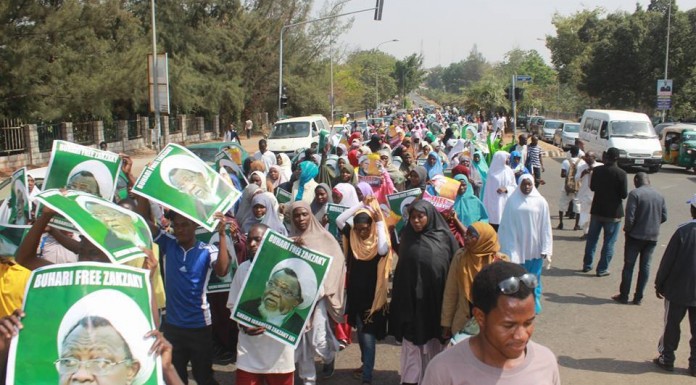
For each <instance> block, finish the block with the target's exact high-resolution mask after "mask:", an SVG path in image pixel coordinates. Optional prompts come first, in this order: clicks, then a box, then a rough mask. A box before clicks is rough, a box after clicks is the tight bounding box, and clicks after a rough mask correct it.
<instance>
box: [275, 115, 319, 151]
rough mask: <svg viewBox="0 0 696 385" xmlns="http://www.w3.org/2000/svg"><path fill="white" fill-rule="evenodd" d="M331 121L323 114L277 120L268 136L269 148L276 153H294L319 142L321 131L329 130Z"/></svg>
mask: <svg viewBox="0 0 696 385" xmlns="http://www.w3.org/2000/svg"><path fill="white" fill-rule="evenodd" d="M330 129H331V128H330V125H329V121H328V120H326V118H325V117H324V116H322V115H311V116H301V117H298V118H290V119H283V120H279V121H277V122H275V124H274V125H273V129H272V130H271V134H270V135H269V136H268V149H269V150H270V151H273V152H274V153H276V154H277V153H279V152H284V153H288V154H290V153H293V152H295V150H298V149H301V148H309V147H311V146H312V143H317V144H318V143H319V131H321V130H327V131H329V130H330Z"/></svg>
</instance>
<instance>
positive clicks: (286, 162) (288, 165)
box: [276, 152, 292, 180]
mask: <svg viewBox="0 0 696 385" xmlns="http://www.w3.org/2000/svg"><path fill="white" fill-rule="evenodd" d="M276 162H277V164H276V165H277V166H279V167H280V169H281V170H282V171H283V176H285V180H290V175H292V162H291V161H290V157H289V156H287V154H285V153H282V152H281V153H278V155H276Z"/></svg>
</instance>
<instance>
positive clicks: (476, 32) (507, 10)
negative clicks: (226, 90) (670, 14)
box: [315, 0, 696, 68]
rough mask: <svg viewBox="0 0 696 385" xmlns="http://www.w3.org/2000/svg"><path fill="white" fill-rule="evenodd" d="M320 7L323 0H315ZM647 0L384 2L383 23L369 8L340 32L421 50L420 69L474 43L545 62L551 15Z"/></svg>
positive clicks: (629, 6) (685, 4)
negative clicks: (524, 53)
mask: <svg viewBox="0 0 696 385" xmlns="http://www.w3.org/2000/svg"><path fill="white" fill-rule="evenodd" d="M315 1H316V3H315V6H321V4H323V3H325V2H326V0H315ZM636 3H639V4H641V5H642V6H643V8H644V9H645V8H647V5H648V4H649V3H650V0H581V1H579V0H384V11H383V14H382V21H374V20H373V16H374V12H373V11H370V12H364V13H359V14H356V15H354V22H353V26H352V28H351V29H350V30H348V31H347V32H346V33H344V34H343V36H341V38H340V41H342V42H343V44H344V47H346V48H347V49H348V50H359V49H364V50H370V49H374V48H376V47H377V45H378V44H380V43H382V42H384V41H388V40H393V39H398V40H399V41H398V42H391V43H386V44H383V45H381V46H380V50H381V51H384V52H387V53H389V54H391V55H394V56H395V57H397V58H398V59H402V58H404V57H406V56H408V55H410V54H412V53H423V56H424V67H426V68H431V67H434V66H437V65H442V66H447V65H449V64H450V63H453V62H458V61H460V60H464V59H466V57H467V56H468V55H469V52H470V51H471V49H472V47H473V46H474V45H476V46H477V49H478V51H479V52H481V53H482V54H483V56H484V57H485V58H486V59H487V60H488V61H490V62H499V61H502V60H503V59H504V56H505V53H506V52H508V51H510V50H512V49H515V48H519V49H522V50H532V49H534V50H536V51H537V52H539V54H540V55H541V56H542V57H543V58H544V60H545V61H546V62H547V63H549V64H550V63H551V52H550V51H549V50H548V49H547V48H546V46H545V42H544V40H545V37H546V36H547V35H551V36H553V35H555V29H554V26H553V25H552V24H551V18H552V17H553V15H554V14H555V13H559V14H560V15H564V16H567V15H571V14H573V13H575V12H577V11H580V10H582V9H594V8H596V7H600V6H601V7H603V8H604V9H605V10H607V11H608V12H615V11H627V12H633V11H634V10H635V8H636ZM676 5H677V7H678V8H679V9H680V10H682V11H685V10H688V9H692V8H696V0H676ZM374 6H375V0H348V2H347V3H346V4H345V5H344V11H345V12H350V11H355V10H360V9H366V8H371V7H374Z"/></svg>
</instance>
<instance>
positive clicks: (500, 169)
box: [483, 151, 517, 224]
mask: <svg viewBox="0 0 696 385" xmlns="http://www.w3.org/2000/svg"><path fill="white" fill-rule="evenodd" d="M509 157H510V153H508V152H505V151H498V152H496V153H495V154H493V161H492V162H491V167H490V168H489V169H488V178H487V179H486V188H485V190H484V191H483V205H484V206H485V207H486V211H487V212H488V220H489V221H490V223H492V224H500V218H501V216H502V215H503V209H504V208H505V202H507V200H508V197H509V196H510V194H512V192H513V191H514V190H515V188H516V187H517V183H515V174H514V173H513V172H512V169H511V168H510V166H508V165H507V164H506V162H507V160H508V158H509ZM499 188H504V189H507V194H505V193H504V194H498V189H499Z"/></svg>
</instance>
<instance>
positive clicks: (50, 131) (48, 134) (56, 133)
mask: <svg viewBox="0 0 696 385" xmlns="http://www.w3.org/2000/svg"><path fill="white" fill-rule="evenodd" d="M36 131H37V134H38V136H39V151H40V152H47V151H51V149H52V148H53V141H54V140H61V139H63V134H62V132H61V129H60V123H56V124H46V125H40V126H36Z"/></svg>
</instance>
